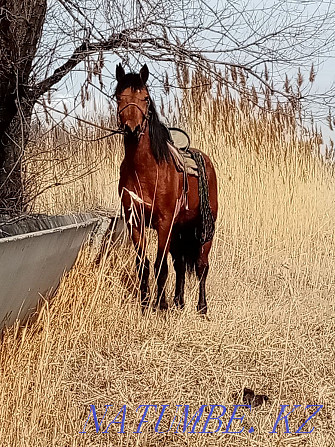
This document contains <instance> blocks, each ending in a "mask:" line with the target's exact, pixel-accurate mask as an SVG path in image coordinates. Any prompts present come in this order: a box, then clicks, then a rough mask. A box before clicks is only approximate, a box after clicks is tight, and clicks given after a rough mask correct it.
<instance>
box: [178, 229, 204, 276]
mask: <svg viewBox="0 0 335 447" xmlns="http://www.w3.org/2000/svg"><path fill="white" fill-rule="evenodd" d="M200 248H201V244H200V240H199V228H197V226H196V225H194V224H193V225H191V224H189V225H175V226H174V228H173V230H172V235H171V244H170V253H171V255H172V259H173V260H174V261H175V260H177V259H180V258H183V260H184V262H185V264H186V269H187V271H188V272H189V273H192V272H193V271H194V268H195V263H196V261H197V259H198V257H199V253H200Z"/></svg>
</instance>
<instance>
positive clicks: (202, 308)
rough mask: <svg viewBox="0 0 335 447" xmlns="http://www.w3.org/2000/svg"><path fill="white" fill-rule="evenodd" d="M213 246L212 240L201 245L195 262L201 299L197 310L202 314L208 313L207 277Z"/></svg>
mask: <svg viewBox="0 0 335 447" xmlns="http://www.w3.org/2000/svg"><path fill="white" fill-rule="evenodd" d="M211 246H212V241H209V242H206V243H205V244H204V245H202V246H201V248H200V253H199V257H198V259H197V262H196V264H195V271H196V274H197V277H198V279H199V281H200V284H199V301H198V305H197V311H198V312H199V313H200V314H202V315H206V314H207V301H206V279H207V275H208V270H209V263H208V255H209V251H210V249H211Z"/></svg>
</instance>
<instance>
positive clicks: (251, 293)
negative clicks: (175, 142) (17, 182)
mask: <svg viewBox="0 0 335 447" xmlns="http://www.w3.org/2000/svg"><path fill="white" fill-rule="evenodd" d="M201 94H202V95H203V96H202V97H206V95H208V92H206V91H205V92H202V93H201ZM183 107H184V109H183V110H185V111H186V112H187V114H186V115H185V122H184V125H185V126H186V127H187V129H188V130H189V132H190V133H191V135H192V137H193V140H194V142H195V145H197V146H198V147H200V148H202V149H203V150H204V151H206V152H207V153H208V154H209V155H210V156H211V157H212V159H213V161H214V163H215V166H216V169H217V175H218V180H219V204H220V210H219V218H218V222H217V230H216V236H215V240H214V244H213V249H212V253H211V266H210V273H209V278H208V286H207V289H208V302H209V318H210V321H205V320H202V319H200V318H199V317H197V315H196V312H195V307H196V301H197V294H198V290H197V283H196V280H195V279H194V278H191V279H189V280H188V282H187V287H186V308H185V310H184V311H183V312H179V311H176V310H174V309H171V310H170V311H168V312H167V313H164V314H162V313H152V314H149V315H148V316H146V317H143V316H142V315H141V312H140V307H139V297H138V283H137V278H136V274H135V265H134V263H135V258H134V251H133V249H132V247H128V246H123V247H121V248H117V249H113V250H112V252H111V254H110V255H109V256H107V255H106V256H105V257H104V259H103V262H102V264H101V265H100V266H99V267H97V266H95V265H94V264H93V262H92V255H91V254H90V253H89V251H88V250H87V249H85V250H83V252H82V254H81V257H80V259H79V260H78V262H77V264H76V266H75V268H74V269H73V270H72V271H71V272H70V273H69V274H68V275H67V277H65V278H64V279H63V281H62V283H61V286H60V288H59V290H58V293H57V296H56V297H55V298H54V299H53V300H52V303H51V305H50V304H49V303H48V302H46V301H45V302H44V303H42V305H41V310H40V312H39V314H38V317H37V320H36V321H35V322H32V323H30V324H28V325H26V326H25V327H24V328H23V329H20V330H19V327H18V326H15V327H14V328H11V329H9V330H8V331H7V332H6V334H5V336H4V339H3V344H2V347H1V351H0V371H1V375H0V420H1V424H0V439H1V441H0V444H1V445H2V446H20V447H21V446H30V447H37V446H71V447H72V446H141V447H142V446H143V447H149V446H195V447H198V446H241V445H245V446H261V447H266V446H310V447H317V446H320V447H321V446H322V447H326V446H333V445H335V429H334V426H335V385H334V376H335V364H334V360H335V356H334V336H335V335H334V334H335V331H334V329H335V312H334V305H335V304H334V303H335V301H334V293H335V277H334V271H335V255H334V253H335V238H334V226H335V207H334V197H335V184H334V179H333V176H332V172H331V168H330V167H327V166H326V165H325V163H323V162H322V161H321V160H320V157H319V156H318V154H319V140H318V137H317V136H316V135H315V134H311V135H309V136H308V135H303V134H302V132H301V131H300V130H299V127H298V126H297V125H296V124H295V123H294V122H292V120H291V119H290V118H289V116H287V115H285V111H283V110H282V111H277V112H276V113H275V112H274V111H273V113H268V114H265V113H261V112H259V114H258V116H257V118H256V117H255V115H254V114H252V110H251V105H250V103H247V102H246V103H243V101H242V100H241V101H239V102H237V101H235V100H234V99H232V98H227V97H226V96H225V95H224V94H223V93H222V94H221V96H218V97H215V98H208V101H207V102H206V101H201V100H197V98H194V97H192V96H191V93H185V97H184V102H183ZM250 116H253V118H250ZM76 132H77V133H76V137H66V136H65V137H64V134H61V135H62V138H63V140H62V143H59V141H60V138H59V135H58V137H57V138H55V137H54V136H53V137H52V136H47V137H45V138H44V139H42V138H41V141H39V142H37V143H35V145H34V147H32V148H31V149H30V153H29V154H28V156H27V162H26V166H27V177H29V176H30V178H34V182H37V181H39V188H40V190H44V193H43V194H40V195H38V196H37V197H36V199H35V200H34V202H33V209H34V210H35V211H48V212H50V213H54V212H65V211H78V210H84V209H85V210H88V209H97V208H99V207H102V208H110V209H118V201H117V195H116V185H117V179H118V166H119V163H120V160H121V159H122V151H123V148H122V144H121V141H118V140H115V139H113V137H112V138H110V139H106V140H102V141H99V142H90V143H87V142H85V141H81V140H79V139H78V138H79V137H80V138H82V137H83V135H84V134H85V132H86V130H85V129H77V131H76ZM56 142H57V144H56ZM45 147H47V148H48V151H44V150H42V148H45ZM40 152H43V157H41V156H39V155H38V154H39V153H40ZM41 172H43V173H46V174H45V175H44V176H43V178H40V177H41V176H40V173H41ZM34 174H36V175H35V177H34ZM59 183H61V184H60V185H59V186H54V187H53V188H49V187H48V185H50V184H53V185H54V184H59ZM36 191H37V190H36ZM151 239H152V241H151V246H150V247H151V248H150V252H149V256H150V258H151V260H153V259H154V253H155V238H154V236H152V237H151ZM170 273H171V274H170V276H169V279H168V285H167V290H168V296H169V298H170V300H172V295H173V287H174V273H173V268H172V265H171V263H170ZM153 283H154V282H153V278H152V280H151V285H152V287H153V285H154V284H153ZM244 387H248V388H252V389H254V390H255V392H257V393H261V394H266V395H267V396H268V397H269V401H268V402H267V403H266V405H264V406H262V407H257V408H253V409H252V412H251V414H248V411H242V410H240V412H239V413H238V414H240V413H241V414H246V416H245V419H244V421H243V423H242V426H244V427H245V430H244V431H243V432H242V433H241V434H225V433H215V434H201V433H194V434H187V433H182V430H181V428H179V432H178V433H174V431H176V429H171V430H170V432H169V433H167V434H158V433H155V431H154V425H155V423H156V422H157V418H158V415H159V412H160V410H161V408H162V407H161V406H162V405H164V404H169V405H170V408H168V410H167V411H166V415H165V419H163V420H162V424H161V426H160V427H161V430H164V429H165V430H167V428H168V426H169V425H168V421H170V422H171V421H172V419H173V417H174V415H175V412H176V405H185V404H189V405H190V412H191V414H192V415H193V414H194V413H195V412H196V410H197V409H199V407H200V406H201V405H202V404H208V405H209V404H221V405H226V406H227V414H226V415H225V416H224V417H223V427H224V428H225V427H226V426H227V424H228V421H229V418H230V416H231V415H232V411H233V405H235V404H240V403H242V396H241V395H242V390H243V388H244ZM91 404H94V405H95V407H96V411H97V415H98V417H99V420H100V419H101V418H102V416H103V414H104V411H105V408H104V406H105V405H107V404H113V405H114V406H113V407H112V408H110V409H109V410H108V412H107V415H106V420H105V421H104V422H103V423H102V426H101V427H102V430H105V429H106V428H107V425H108V423H109V422H110V421H111V420H112V419H113V418H114V417H115V416H116V414H117V412H118V411H119V410H120V409H121V407H122V405H126V406H127V416H126V424H125V433H124V434H117V431H118V430H119V429H120V426H119V425H117V426H116V427H114V426H113V425H115V424H112V427H111V428H110V430H109V433H108V434H103V433H101V432H100V433H98V434H97V433H96V431H95V426H94V423H93V420H92V417H91V419H90V421H89V423H88V425H87V428H86V431H87V433H86V434H80V433H79V432H80V431H82V430H83V428H84V425H85V422H86V420H87V417H88V415H89V410H90V405H91ZM141 404H157V405H158V410H157V412H156V413H155V411H154V410H153V409H152V408H151V409H150V411H149V413H148V417H147V419H148V420H149V422H148V423H145V424H144V425H143V433H141V434H133V433H132V432H133V431H135V430H136V427H137V425H138V423H139V421H140V419H141V416H140V415H138V414H137V415H136V408H137V407H138V406H139V405H141ZM281 404H287V405H289V406H290V409H292V408H293V407H292V406H293V405H295V404H301V406H302V407H301V408H300V409H297V410H296V412H295V413H293V415H292V416H290V418H289V422H290V431H291V432H292V433H288V434H287V433H284V431H285V424H284V422H283V421H282V422H280V423H279V425H278V429H277V433H275V434H270V433H269V432H270V431H271V430H272V429H273V426H274V423H275V421H276V419H277V416H278V414H279V410H280V405H281ZM308 404H312V405H317V404H318V405H324V407H323V409H322V410H321V412H320V413H319V414H318V415H316V416H315V418H314V419H313V420H312V421H311V422H309V423H308V424H307V425H306V427H304V429H303V430H304V431H310V430H311V428H312V427H313V426H314V427H315V429H314V431H313V432H312V433H311V434H300V435H299V434H295V433H294V432H295V431H296V430H297V429H298V427H299V426H300V425H301V424H302V422H303V421H304V419H306V418H307V414H309V413H311V412H310V410H309V411H305V410H304V408H305V407H306V405H308ZM205 412H206V414H207V413H208V409H207V408H206V410H205ZM180 415H181V413H180ZM204 420H205V416H204V417H203V419H202V423H199V425H198V426H197V428H196V431H201V430H202V427H203V421H204ZM240 426H241V424H240V422H239V421H236V422H235V423H234V424H233V425H232V428H231V430H232V431H238V430H240ZM216 427H217V423H216V422H212V423H210V424H209V426H208V430H211V431H214V430H215V429H216ZM250 427H254V428H255V431H254V432H253V433H249V429H250ZM224 428H223V431H224Z"/></svg>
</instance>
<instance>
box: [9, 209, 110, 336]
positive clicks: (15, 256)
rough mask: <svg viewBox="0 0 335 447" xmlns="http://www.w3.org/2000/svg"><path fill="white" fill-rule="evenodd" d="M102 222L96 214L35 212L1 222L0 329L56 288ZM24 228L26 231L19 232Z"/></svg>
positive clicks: (22, 317) (32, 308) (22, 315)
mask: <svg viewBox="0 0 335 447" xmlns="http://www.w3.org/2000/svg"><path fill="white" fill-rule="evenodd" d="M100 222H101V220H100V219H98V218H95V217H93V216H92V215H79V216H75V215H74V216H52V217H48V216H37V217H36V216H35V217H30V218H23V219H20V221H19V222H18V221H16V222H14V223H13V222H12V223H11V222H9V221H7V222H2V223H1V224H0V230H1V231H0V329H1V328H3V327H4V326H5V325H6V326H9V325H11V324H12V323H13V322H14V321H15V320H16V319H20V320H24V319H25V318H26V317H27V316H28V315H29V314H30V313H32V312H33V311H34V310H35V309H36V306H37V304H38V301H39V299H40V298H41V296H43V297H45V296H50V295H51V294H52V292H54V291H55V290H56V288H57V286H58V284H59V281H60V279H61V277H62V275H63V274H64V272H66V271H68V270H70V269H71V267H72V266H73V264H74V262H75V260H76V258H77V256H78V253H79V250H80V248H81V246H82V244H83V242H84V241H85V240H86V239H87V237H88V236H89V235H90V234H91V233H92V231H93V230H94V229H95V227H96V226H97V225H98V224H99V223H100ZM41 228H42V229H41ZM20 231H21V232H22V231H24V234H17V233H18V232H20ZM11 233H12V234H11ZM13 233H16V234H13ZM8 234H9V235H8ZM4 236H7V237H4Z"/></svg>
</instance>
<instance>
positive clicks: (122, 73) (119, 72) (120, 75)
mask: <svg viewBox="0 0 335 447" xmlns="http://www.w3.org/2000/svg"><path fill="white" fill-rule="evenodd" d="M115 74H116V80H117V82H120V81H121V79H122V78H123V77H124V76H125V74H126V73H125V71H124V69H123V67H122V65H121V64H117V66H116V71H115Z"/></svg>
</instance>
